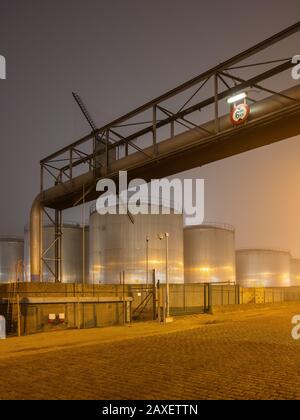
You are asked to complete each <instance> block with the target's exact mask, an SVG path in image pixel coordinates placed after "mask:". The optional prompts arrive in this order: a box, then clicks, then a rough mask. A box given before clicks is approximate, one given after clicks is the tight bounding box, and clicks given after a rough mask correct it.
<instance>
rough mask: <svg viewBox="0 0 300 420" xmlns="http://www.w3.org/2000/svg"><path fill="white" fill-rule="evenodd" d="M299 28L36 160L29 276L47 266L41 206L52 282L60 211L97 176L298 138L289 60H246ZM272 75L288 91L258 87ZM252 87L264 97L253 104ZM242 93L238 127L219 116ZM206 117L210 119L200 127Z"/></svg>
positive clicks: (197, 161) (297, 89)
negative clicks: (51, 231)
mask: <svg viewBox="0 0 300 420" xmlns="http://www.w3.org/2000/svg"><path fill="white" fill-rule="evenodd" d="M299 30H300V22H298V23H296V24H295V25H293V26H291V27H289V28H287V29H285V30H284V31H282V32H280V33H278V34H276V35H274V36H272V37H271V38H268V39H267V40H265V41H263V42H261V43H259V44H257V45H255V46H254V47H252V48H249V49H248V50H246V51H244V52H242V53H240V54H238V55H236V56H235V57H233V58H231V59H230V60H227V61H226V62H224V63H221V64H219V65H218V66H216V67H214V68H212V69H211V70H209V71H206V72H204V73H202V74H201V75H199V76H197V77H195V78H194V79H192V80H190V81H189V82H186V83H184V84H182V85H180V86H178V87H177V88H175V89H173V90H171V91H169V92H167V93H166V94H164V95H162V96H160V97H158V98H156V99H154V100H152V101H150V102H148V103H146V104H145V105H143V106H141V107H139V108H137V109H136V110H134V111H132V112H130V113H128V114H126V115H124V116H123V117H121V118H118V119H116V120H114V121H113V122H111V123H110V124H107V125H105V126H104V127H102V128H99V129H96V130H93V132H92V133H90V134H89V135H87V136H85V137H84V138H82V139H80V140H78V141H76V142H74V143H72V144H70V145H69V146H67V147H64V148H62V149H61V150H59V151H57V152H55V153H53V154H51V155H50V156H48V157H47V158H45V159H43V160H42V161H41V162H40V165H41V191H40V193H39V195H38V196H37V197H36V199H35V201H34V203H33V206H32V210H31V222H30V241H31V243H30V250H31V279H32V280H33V281H41V280H42V266H43V264H44V263H46V264H47V262H46V259H45V258H44V250H43V249H42V230H43V229H42V225H43V222H42V219H43V214H44V212H46V214H48V215H49V212H48V211H47V208H50V209H54V210H55V217H53V218H51V216H50V219H51V220H52V222H53V224H54V226H55V227H56V238H55V241H54V244H53V246H55V251H56V252H55V254H56V257H55V269H54V270H53V275H54V277H55V280H56V281H59V280H60V275H61V273H60V271H61V270H60V264H61V254H60V252H61V241H62V238H61V221H62V216H61V213H62V211H63V210H65V209H68V208H71V207H74V206H76V205H79V204H82V203H83V202H89V201H92V200H94V199H96V198H97V196H98V195H99V193H97V191H96V183H97V181H98V180H99V179H101V178H103V177H106V178H111V179H115V180H116V181H117V179H118V173H119V171H121V170H123V171H125V170H126V171H127V172H128V180H129V181H130V180H131V179H133V178H143V179H145V180H146V181H150V180H151V179H153V178H162V177H165V176H170V175H173V174H176V173H178V172H182V171H185V170H188V169H192V168H195V167H199V166H202V165H206V164H208V163H211V162H215V161H217V160H221V159H224V158H226V157H230V156H234V155H237V154H239V153H242V152H246V151H248V150H252V149H255V148H258V147H261V146H265V145H268V144H272V143H275V142H278V141H281V140H284V139H287V138H290V137H293V136H296V135H298V134H300V119H299V118H300V85H299V84H298V85H295V83H294V86H292V87H290V85H291V83H290V82H292V76H291V70H292V67H293V66H294V64H293V63H292V57H288V58H281V57H276V59H273V60H270V59H266V61H263V62H261V61H260V62H251V63H250V64H249V63H248V62H246V63H245V61H247V60H248V59H249V58H250V57H252V58H253V57H254V56H255V55H257V54H258V53H260V52H262V51H268V48H270V47H271V46H273V45H274V44H277V43H280V41H282V40H284V39H286V38H287V37H290V36H291V35H294V34H296V33H298V32H299ZM262 68H263V71H262ZM245 70H255V74H254V75H253V74H251V76H250V77H247V78H245V76H243V77H242V76H241V75H240V74H237V73H242V72H243V71H245ZM286 74H288V76H286ZM278 75H285V76H284V77H285V79H284V82H285V86H286V87H289V88H287V89H285V90H281V91H280V92H277V91H275V90H273V89H270V88H268V87H265V85H262V82H266V81H268V82H269V80H271V81H272V78H273V79H275V80H276V77H277V76H278ZM268 85H269V84H268ZM192 89H195V91H193V92H191V90H192ZM253 90H255V91H259V92H261V93H262V94H263V95H264V98H263V99H260V100H256V99H254V96H255V92H254V93H252V91H253ZM241 91H249V98H248V100H249V102H250V104H249V105H250V109H251V112H250V116H249V118H248V120H247V121H246V122H245V123H244V124H242V125H241V126H238V127H237V126H233V124H232V121H231V119H230V108H229V105H227V104H226V105H225V106H227V111H226V110H225V112H224V102H225V101H226V99H227V98H228V97H230V96H232V95H233V94H236V93H239V92H241ZM183 94H185V95H186V94H189V97H188V99H186V98H185V100H184V103H183V104H182V106H180V108H179V109H176V110H175V111H174V109H172V110H171V106H170V105H168V102H170V101H173V107H174V102H176V101H177V98H180V95H183ZM199 97H201V100H200V101H199ZM199 111H200V112H199ZM206 113H207V115H209V116H210V117H207V119H206V122H204V123H199V119H200V117H201V115H203V114H205V115H206ZM166 130H168V132H167V131H166ZM162 135H163V136H162ZM99 141H101V147H99V145H98V143H99ZM112 151H113V153H112ZM49 180H50V183H49Z"/></svg>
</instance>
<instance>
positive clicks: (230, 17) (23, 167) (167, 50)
mask: <svg viewBox="0 0 300 420" xmlns="http://www.w3.org/2000/svg"><path fill="white" fill-rule="evenodd" d="M299 17H300V8H299V0H285V1H282V0H280V1H278V0H252V1H251V2H237V1H236V0H235V1H232V0H227V1H224V0H219V1H217V0H210V1H200V0H185V1H182V0H180V1H179V0H107V1H104V0H97V1H96V0H80V1H79V0H60V1H58V0H51V1H50V0H48V1H47V0H43V1H40V0H39V1H30V0H19V1H16V0H7V1H6V0H0V54H2V55H4V56H5V57H6V60H7V80H5V81H3V80H0V141H1V165H0V175H1V177H0V183H1V185H0V188H1V207H0V216H1V217H0V235H18V236H21V235H22V232H23V227H24V224H25V223H28V216H29V209H30V206H31V203H32V200H33V198H34V197H35V196H36V194H37V193H38V190H39V161H40V159H41V158H43V157H45V156H46V155H48V154H50V153H51V152H54V151H56V150H57V149H59V148H61V147H63V146H65V145H67V144H69V143H71V142H73V141H75V140H77V139H78V138H80V137H81V136H82V135H85V134H87V133H88V132H89V131H90V130H89V128H88V126H87V124H86V122H85V121H84V119H83V118H82V116H81V114H80V112H79V110H78V107H77V105H76V104H75V103H74V100H73V98H72V95H71V92H72V91H76V92H78V93H80V95H81V96H82V97H83V98H84V100H85V102H86V103H87V105H88V108H89V110H90V112H91V114H92V115H93V116H94V119H95V121H96V123H97V125H98V126H101V125H104V124H105V123H108V122H109V121H111V120H113V119H114V118H116V117H118V116H120V115H122V114H124V113H126V112H128V111H130V110H131V109H132V108H135V107H137V106H139V105H141V104H143V103H144V102H146V101H147V100H150V99H152V98H153V97H156V96H158V95H160V94H162V93H164V92H165V91H167V90H169V89H171V88H173V87H175V86H177V85H178V84H180V83H182V82H185V81H186V80H188V79H190V78H192V77H194V76H196V75H198V74H199V73H201V72H203V71H205V70H207V69H209V68H210V67H212V66H214V65H216V64H218V63H219V62H221V61H224V60H226V59H227V58H230V57H231V56H233V55H235V54H237V53H239V52H240V51H242V50H244V49H246V48H248V47H250V46H252V45H253V44H255V43H257V42H259V41H261V40H263V39H265V38H266V37H269V36H271V35H273V34H274V33H276V32H278V31H280V30H282V29H284V28H285V27H287V26H289V25H292V24H293V23H295V22H296V21H298V20H299ZM295 48H296V47H295ZM297 48H298V50H295V51H294V54H300V44H299V47H298V46H297ZM282 55H283V57H284V56H285V55H286V54H285V51H282ZM287 56H289V54H288V55H287ZM274 89H276V86H274ZM299 163H300V144H299V138H295V139H289V140H286V141H283V142H281V143H278V144H275V145H272V146H269V147H265V148H262V149H258V150H255V151H253V152H249V153H246V154H244V155H240V156H237V157H233V158H230V159H226V160H224V161H222V162H217V163H214V164H211V165H209V166H207V167H204V168H201V169H196V170H193V171H190V172H189V173H188V175H189V176H190V175H192V176H194V177H196V176H197V177H203V178H205V181H206V219H207V220H209V221H216V222H225V223H230V224H232V225H235V226H236V229H237V235H236V237H237V247H271V248H284V249H289V250H291V251H292V253H293V255H295V256H297V257H300V164H299ZM72 217H75V216H74V215H72Z"/></svg>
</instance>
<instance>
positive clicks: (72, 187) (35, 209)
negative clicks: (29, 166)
mask: <svg viewBox="0 0 300 420" xmlns="http://www.w3.org/2000/svg"><path fill="white" fill-rule="evenodd" d="M288 97H291V98H294V99H295V101H292V100H290V99H288ZM299 101H300V86H299V85H298V86H295V87H293V88H290V89H288V90H285V91H283V92H281V96H280V95H274V96H270V97H268V98H266V99H264V100H262V101H259V102H256V103H254V104H253V105H251V114H250V118H249V124H251V122H252V121H253V122H255V121H256V120H259V119H263V118H264V117H268V115H271V114H272V113H275V112H276V111H280V110H284V109H285V108H287V109H289V107H292V106H295V105H296V106H299ZM247 126H248V124H246V125H245V127H247ZM201 127H202V129H199V128H198V129H197V128H194V129H191V130H189V131H186V132H184V133H182V134H178V135H176V136H175V137H173V138H169V139H167V140H164V141H161V142H160V143H158V144H157V149H158V156H159V159H160V160H162V159H164V158H166V157H168V156H169V155H170V154H173V155H174V154H178V156H179V159H182V157H181V156H180V154H181V151H182V150H184V149H186V148H187V147H190V148H192V147H193V146H197V145H199V144H202V143H203V144H205V143H209V142H210V137H211V135H210V134H208V133H209V132H214V127H215V121H210V122H207V123H206V124H203V125H201ZM219 127H220V132H219V133H218V135H222V133H224V134H225V133H228V134H230V133H232V132H236V131H234V130H236V128H235V127H232V123H231V121H230V117H229V115H225V116H223V117H220V119H219ZM299 132H300V128H299ZM240 133H241V134H240V136H241V141H242V140H243V131H242V130H241V131H240ZM253 135H254V136H255V130H254V134H253ZM143 151H144V152H145V154H144V153H140V152H136V153H133V154H131V155H129V156H126V157H124V158H122V159H119V160H114V161H113V162H111V165H110V174H117V173H118V172H119V171H122V170H123V171H124V170H130V169H131V168H136V167H142V166H143V165H145V164H147V163H149V157H147V156H153V155H154V148H153V146H150V147H148V148H146V149H144V150H143ZM156 159H157V158H153V160H156ZM199 159H200V157H199ZM215 160H216V159H215ZM210 161H211V162H212V161H214V160H213V159H211V160H210ZM188 165H189V163H188V162H187V163H186V166H187V167H186V169H191V168H192V167H195V164H193V166H192V165H191V166H190V167H189V166H188ZM199 165H201V162H200V161H199V164H198V165H197V166H199ZM166 170H167V169H166ZM105 175H106V174H105V172H104V169H101V173H100V177H104V176H105ZM168 175H171V174H170V173H169V174H166V175H165V176H168ZM94 181H95V179H94V173H93V172H87V173H85V174H83V175H80V176H78V177H76V178H74V179H73V180H71V181H68V182H65V183H64V185H62V184H58V185H56V186H54V187H52V188H49V189H48V190H46V191H44V192H43V194H42V195H41V194H39V195H38V196H37V197H36V198H35V200H34V202H33V205H32V209H31V215H30V255H31V257H30V262H31V280H32V281H40V278H41V249H42V245H41V243H42V239H41V238H42V211H43V203H46V202H47V201H48V202H49V201H51V200H59V199H60V200H61V199H63V198H64V196H65V195H66V191H71V192H74V193H76V192H79V191H81V190H82V186H83V185H93V183H94Z"/></svg>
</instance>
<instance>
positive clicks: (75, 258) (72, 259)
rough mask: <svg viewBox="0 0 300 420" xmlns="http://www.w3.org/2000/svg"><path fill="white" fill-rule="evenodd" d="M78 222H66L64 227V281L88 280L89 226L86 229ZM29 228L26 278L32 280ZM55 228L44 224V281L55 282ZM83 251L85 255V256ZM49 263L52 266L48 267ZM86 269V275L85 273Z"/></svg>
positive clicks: (27, 231) (26, 230) (26, 249)
mask: <svg viewBox="0 0 300 420" xmlns="http://www.w3.org/2000/svg"><path fill="white" fill-rule="evenodd" d="M84 238H85V240H84V244H83V229H82V227H81V226H80V225H78V224H76V223H73V224H72V223H65V224H64V225H63V227H62V249H61V252H62V255H61V257H62V283H82V282H83V278H84V277H85V282H86V283H87V282H88V245H89V241H88V227H85V230H84ZM29 239H30V238H29V230H28V228H27V227H25V280H26V281H30V278H31V276H30V240H29ZM54 240H55V229H54V227H53V226H44V228H43V251H44V252H45V251H46V250H48V249H49V250H48V252H47V253H46V254H45V256H44V259H45V262H44V263H43V282H44V283H51V282H54V276H53V274H52V273H51V270H52V271H54V264H55V262H54V259H55V248H54V246H53V242H54ZM83 253H84V255H85V257H84V258H83ZM47 265H48V266H49V267H50V268H49V267H47ZM50 269H51V270H50ZM83 270H85V275H83Z"/></svg>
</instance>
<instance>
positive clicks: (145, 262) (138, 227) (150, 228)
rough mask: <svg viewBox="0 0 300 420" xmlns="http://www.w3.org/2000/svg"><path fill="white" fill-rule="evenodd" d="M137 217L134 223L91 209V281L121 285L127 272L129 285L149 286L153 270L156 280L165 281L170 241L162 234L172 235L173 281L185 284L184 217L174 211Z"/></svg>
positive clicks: (170, 275)
mask: <svg viewBox="0 0 300 420" xmlns="http://www.w3.org/2000/svg"><path fill="white" fill-rule="evenodd" d="M160 210H161V208H160ZM133 218H134V223H132V221H131V220H130V218H129V217H128V215H122V214H117V215H114V214H106V215H100V214H98V213H97V211H96V210H95V209H91V214H90V246H89V249H90V255H89V262H90V271H89V279H90V282H91V283H94V284H99V283H108V284H117V283H119V282H120V273H121V272H123V271H125V275H126V277H125V281H126V283H127V284H146V283H147V280H148V282H149V283H150V282H152V278H151V273H152V270H153V269H156V279H157V280H160V282H162V283H163V282H165V280H166V239H165V238H164V239H162V240H160V239H159V234H164V233H169V239H168V244H169V270H168V271H169V282H170V283H183V281H184V280H183V279H184V278H183V216H182V215H181V214H174V212H173V214H138V215H134V216H133ZM147 238H148V242H147ZM147 249H148V257H147ZM147 266H148V276H147ZM147 277H148V278H147Z"/></svg>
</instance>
